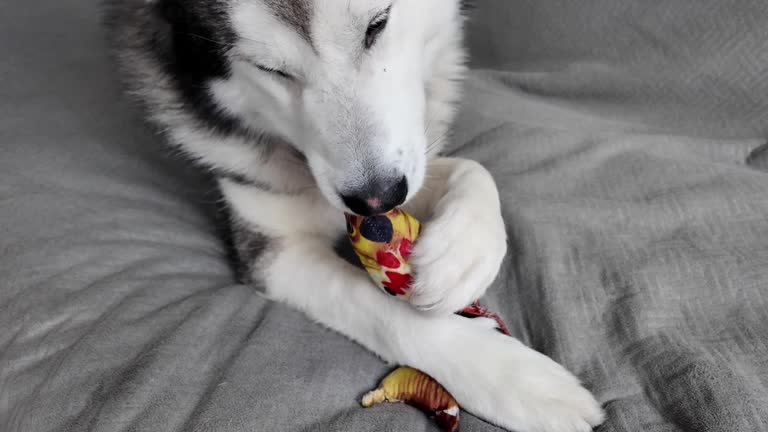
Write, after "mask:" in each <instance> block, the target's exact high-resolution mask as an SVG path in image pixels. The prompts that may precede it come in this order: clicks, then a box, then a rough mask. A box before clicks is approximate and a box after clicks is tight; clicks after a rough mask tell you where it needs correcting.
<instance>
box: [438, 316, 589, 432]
mask: <svg viewBox="0 0 768 432" xmlns="http://www.w3.org/2000/svg"><path fill="white" fill-rule="evenodd" d="M464 329H467V330H470V331H471V332H472V333H474V335H471V336H466V337H468V340H467V342H469V341H470V340H471V346H472V349H466V347H460V348H458V349H454V350H450V352H445V353H443V354H444V357H442V358H441V359H435V361H436V362H439V363H438V364H435V365H434V367H435V368H436V371H435V377H436V378H437V379H438V381H440V383H441V384H443V385H444V386H445V387H446V389H447V390H448V391H449V392H451V394H452V395H453V396H454V397H455V398H456V400H457V401H458V402H459V405H461V406H462V408H464V409H466V410H467V411H468V412H470V413H472V414H474V415H477V416H478V417H480V418H482V419H484V420H486V421H488V422H490V423H494V424H496V425H498V426H501V427H503V428H506V429H509V430H513V431H516V432H588V431H591V430H592V428H593V427H595V426H597V425H599V424H601V423H602V422H603V420H604V414H603V410H602V408H601V407H600V405H599V404H598V403H597V401H596V400H595V398H594V397H593V396H592V394H591V393H590V392H589V391H587V390H586V389H585V388H584V387H582V386H581V384H580V383H579V381H578V380H577V379H576V377H574V376H573V375H572V374H571V373H570V372H568V371H567V370H566V369H565V368H563V367H562V366H560V365H559V364H557V363H556V362H554V361H553V360H551V359H550V358H549V357H547V356H545V355H543V354H540V353H538V352H536V351H534V350H532V349H530V348H528V347H526V346H525V345H523V344H522V343H521V342H519V341H518V340H516V339H514V338H511V337H508V336H504V335H502V334H500V333H498V332H496V331H488V330H480V329H478V328H474V329H473V328H471V327H470V326H465V327H464ZM480 333H482V335H479V334H480ZM462 334H464V332H463V331H459V332H455V333H454V336H455V337H458V338H459V339H463V336H461V335H462Z"/></svg>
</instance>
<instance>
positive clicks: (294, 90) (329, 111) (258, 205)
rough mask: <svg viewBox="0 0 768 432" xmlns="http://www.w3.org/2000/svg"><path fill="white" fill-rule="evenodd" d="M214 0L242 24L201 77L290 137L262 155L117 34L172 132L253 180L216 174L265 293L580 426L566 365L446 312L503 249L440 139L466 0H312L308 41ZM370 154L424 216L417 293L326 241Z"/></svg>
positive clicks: (419, 364) (594, 408)
mask: <svg viewBox="0 0 768 432" xmlns="http://www.w3.org/2000/svg"><path fill="white" fill-rule="evenodd" d="M126 1H128V0H126ZM154 1H159V0H151V1H150V2H149V3H152V2H154ZM293 1H296V0H293ZM222 2H223V4H225V5H226V6H225V7H224V9H225V11H226V14H227V15H228V16H229V21H230V23H231V25H232V27H233V28H234V31H235V33H236V34H237V35H238V39H237V42H236V43H234V44H232V46H231V49H229V50H228V61H229V65H230V71H231V73H230V74H229V75H228V76H227V77H225V78H221V79H217V80H214V81H213V82H211V83H210V85H209V89H210V94H211V97H212V98H213V99H214V100H215V101H216V102H217V104H218V105H219V106H221V107H223V108H224V109H225V110H226V111H227V113H228V114H229V115H231V116H233V117H235V118H237V119H238V120H240V121H241V122H243V124H245V125H246V127H247V128H248V129H250V130H257V131H259V132H260V133H264V134H265V135H268V136H270V137H277V139H276V140H277V141H279V142H281V143H286V146H277V147H276V148H275V149H273V153H271V154H270V157H269V158H267V157H266V156H265V155H264V154H263V153H261V152H260V151H259V150H258V148H257V147H255V146H254V145H253V143H251V142H249V141H248V138H246V137H242V136H237V135H233V136H226V137H221V136H218V135H215V134H213V133H212V132H211V131H210V130H208V129H206V128H205V127H204V126H201V124H200V123H199V122H198V121H196V120H195V118H194V116H193V115H192V114H190V113H188V112H187V111H186V110H185V109H184V107H183V103H181V101H180V99H179V96H178V95H177V94H176V93H175V92H174V90H173V86H172V85H171V84H170V83H169V80H170V77H168V76H167V74H163V73H161V72H159V69H160V66H159V63H158V62H157V61H156V60H155V59H153V58H152V56H150V55H146V54H145V53H143V52H141V48H140V47H137V46H132V45H131V44H130V43H127V44H126V45H124V47H123V48H122V52H120V51H119V52H118V53H119V54H121V56H122V57H123V59H124V60H128V62H130V64H127V65H126V69H128V72H129V77H130V79H131V80H133V81H134V85H133V88H134V90H137V92H138V93H139V94H140V96H141V98H142V100H143V101H144V103H145V105H146V106H147V107H148V109H149V114H150V116H151V117H152V118H153V119H154V121H155V122H157V123H158V124H160V125H161V126H163V127H164V128H166V131H167V133H168V136H169V137H170V139H171V141H173V142H174V143H176V144H177V145H179V146H180V148H181V149H182V150H183V151H185V152H186V153H187V154H189V155H191V156H193V157H194V158H195V159H197V160H199V161H202V162H203V163H204V164H205V165H207V166H212V167H215V168H217V169H222V170H225V171H227V172H231V173H236V174H237V175H238V176H240V177H242V178H245V179H247V180H248V181H249V182H253V184H250V183H249V182H242V181H234V180H230V179H227V178H222V179H220V186H221V190H222V192H223V194H224V197H225V198H226V202H227V203H228V205H229V207H230V208H231V209H232V211H233V213H234V217H235V219H236V220H237V221H238V222H237V223H238V224H240V225H241V226H244V227H245V228H247V229H248V230H250V231H253V232H258V233H260V234H261V235H264V236H266V237H267V238H269V239H270V246H269V247H268V248H267V249H266V251H265V253H264V255H263V256H261V257H260V258H259V259H258V262H257V263H254V265H253V267H252V271H253V272H254V277H255V278H257V279H258V280H261V281H263V282H264V284H265V287H266V291H267V294H268V295H269V296H271V297H272V298H274V299H276V300H278V301H282V302H285V303H287V304H289V305H291V306H293V307H296V308H298V309H300V310H302V311H303V312H305V313H306V314H307V315H308V316H310V317H311V318H313V319H314V320H316V321H317V322H319V323H321V324H323V325H325V326H328V327H330V328H332V329H334V330H336V331H338V332H340V333H342V334H344V335H346V336H348V337H350V338H351V339H353V340H355V341H356V342H358V343H360V344H361V345H363V346H365V347H366V348H368V349H370V350H371V351H373V352H375V353H376V354H378V355H379V356H381V357H382V358H383V359H385V360H386V361H388V362H391V363H393V364H404V365H409V366H413V367H416V368H418V369H421V370H423V371H425V372H426V373H428V374H430V375H431V376H433V377H434V378H436V379H437V380H438V381H439V382H441V383H442V384H443V385H444V386H445V387H446V388H447V389H448V390H449V391H450V392H451V393H452V394H453V395H454V396H455V397H456V399H457V400H458V401H459V403H460V404H461V406H462V407H463V408H465V409H467V410H468V411H470V412H472V413H474V414H476V415H479V416H480V417H482V418H484V419H487V420H488V421H490V422H492V423H495V424H497V425H500V426H503V427H505V428H508V429H512V430H517V431H531V432H533V431H542V432H543V431H546V432H575V431H578V432H581V431H589V430H591V429H592V426H594V425H597V424H599V423H600V422H601V421H602V419H603V414H602V411H601V408H600V406H599V405H598V404H597V402H596V401H595V400H594V398H593V397H592V395H591V394H590V393H589V392H588V391H586V390H585V389H584V388H583V387H582V386H581V385H580V384H579V382H578V381H577V379H576V378H574V377H573V375H571V374H570V373H569V372H567V371H566V370H565V369H564V368H563V367H561V366H560V365H558V364H557V363H555V362H554V361H552V360H551V359H549V358H548V357H546V356H544V355H542V354H540V353H537V352H536V351H534V350H532V349H530V348H528V347H526V346H524V345H523V344H522V343H520V342H519V341H517V340H515V339H513V338H510V337H507V336H503V335H501V334H500V333H498V332H497V331H495V330H494V329H493V328H494V325H495V324H494V322H492V321H491V320H485V319H474V320H470V319H466V318H463V317H460V316H457V315H453V314H452V312H453V311H456V310H458V309H460V308H462V307H463V306H465V305H467V304H469V303H470V302H471V301H473V300H474V299H476V298H479V297H481V296H482V295H483V294H484V292H485V290H486V289H487V287H488V286H489V285H490V284H491V282H492V281H493V280H494V278H495V276H496V273H497V272H498V270H499V267H500V265H501V261H502V258H503V256H504V254H505V253H506V234H505V228H504V222H503V220H502V217H501V208H500V202H499V195H498V192H497V190H496V185H495V183H494V181H493V179H492V177H491V176H490V174H489V173H488V172H487V171H486V170H485V169H484V168H483V167H482V166H481V165H479V164H478V163H476V162H473V161H469V160H464V159H453V158H442V157H432V156H433V155H434V154H436V153H438V151H439V149H440V148H441V147H442V142H443V140H444V138H445V136H446V132H447V130H448V128H449V126H450V123H451V121H452V119H453V115H454V109H455V108H454V107H455V105H456V102H457V100H458V98H459V80H460V79H461V77H462V75H463V73H464V66H463V59H464V51H463V50H462V47H461V41H462V35H461V28H462V25H463V16H462V13H461V10H460V6H459V0H418V1H416V0H395V1H394V4H392V3H391V2H390V1H389V0H360V1H354V2H352V1H349V0H310V1H308V2H305V4H306V5H309V7H310V8H311V15H312V20H311V27H310V30H311V36H312V41H311V43H310V42H308V41H307V40H306V38H304V37H302V35H300V34H299V33H298V32H297V31H296V29H294V28H292V27H291V26H289V25H287V24H286V23H285V22H284V21H283V20H281V19H279V18H278V17H276V16H275V14H274V13H272V11H271V10H270V8H269V7H268V6H267V4H266V3H264V2H263V0H227V1H223V0H217V3H218V4H222ZM137 4H138V3H137ZM391 4H392V9H391V13H390V17H389V22H388V24H387V27H386V29H385V31H384V32H383V33H382V34H381V36H380V38H379V40H378V41H377V42H376V44H375V45H374V46H373V47H371V49H370V50H365V49H363V47H362V43H361V41H362V38H363V35H364V33H365V29H366V28H367V26H368V24H369V22H370V20H371V19H372V18H373V17H374V15H375V14H376V13H379V12H381V11H382V10H385V9H386V8H387V7H389V6H390V5H391ZM137 7H138V6H137ZM137 28H139V27H137ZM126 32H127V33H126ZM139 33H140V32H139V31H137V33H136V34H134V36H135V37H138V35H139ZM130 35H131V32H130V31H129V30H125V29H124V33H123V37H124V38H126V37H127V38H130ZM128 62H126V63H128ZM256 65H259V66H261V68H259V67H257V66H256ZM264 68H267V69H277V70H281V71H284V72H286V73H288V74H290V75H291V76H293V77H294V78H290V79H287V78H285V77H283V76H279V75H277V74H274V73H271V72H269V71H265V70H264ZM136 83H138V84H136ZM289 146H291V147H294V148H295V149H298V150H299V151H301V153H303V154H304V155H305V156H306V161H307V163H306V164H303V163H301V162H300V161H298V160H296V159H294V158H292V157H291V152H290V151H289V150H288V149H287V148H288V147H289ZM363 162H365V163H363ZM371 167H373V168H371ZM366 170H373V171H377V170H381V171H382V172H390V171H397V172H401V173H403V174H404V175H405V176H406V178H407V179H408V183H409V186H410V188H409V194H408V203H407V205H406V207H407V209H408V210H410V211H411V212H413V213H414V214H415V215H416V216H417V217H418V218H420V219H422V220H424V221H425V222H426V223H425V230H424V232H423V235H422V237H421V238H420V239H419V241H418V242H417V244H416V246H415V251H414V254H413V257H412V264H413V266H414V269H415V282H414V286H413V290H414V296H413V298H412V304H406V303H404V302H402V301H400V300H397V299H395V298H392V297H389V296H387V295H385V294H384V293H382V292H380V291H379V290H377V289H376V288H375V287H374V286H373V285H372V284H371V281H370V280H369V279H368V276H367V275H366V273H365V272H363V271H361V270H360V269H358V268H355V267H354V266H352V265H351V264H348V263H347V262H346V261H344V260H342V259H341V258H339V257H338V256H337V255H336V254H335V253H334V251H333V246H334V243H335V242H336V241H337V239H338V238H339V235H341V234H342V233H343V232H344V231H345V227H344V224H343V222H344V220H343V217H342V216H341V212H342V211H346V210H347V209H346V208H345V206H344V204H343V202H342V201H341V199H339V195H338V191H339V190H341V189H343V188H347V187H355V186H358V185H359V184H360V183H361V182H363V178H364V177H365V176H369V175H371V173H370V172H367V171H366ZM256 185H267V186H268V187H260V186H256ZM467 227H471V233H470V234H469V235H468V234H467ZM318 285H320V286H318ZM427 309H428V310H429V311H428V312H425V310H427Z"/></svg>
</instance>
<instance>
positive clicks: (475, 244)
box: [409, 190, 507, 313]
mask: <svg viewBox="0 0 768 432" xmlns="http://www.w3.org/2000/svg"><path fill="white" fill-rule="evenodd" d="M459 192H461V191H459ZM494 193H495V190H494ZM464 197H465V196H464V195H462V194H461V193H459V194H448V195H447V196H446V197H445V198H444V199H443V200H442V201H441V203H440V204H439V205H438V207H437V209H436V211H435V216H434V218H433V219H432V220H430V221H429V222H428V223H426V224H425V225H424V231H423V233H422V234H421V236H420V237H419V240H418V241H417V242H416V245H415V247H414V251H413V255H412V256H411V257H410V258H409V260H410V262H411V265H412V266H413V268H414V280H413V285H412V288H411V293H412V297H411V304H413V305H414V306H415V307H416V308H418V309H420V310H425V311H426V310H429V311H435V312H441V313H451V312H456V311H458V310H460V309H462V308H464V307H465V306H467V305H469V304H470V303H472V302H473V301H475V300H477V299H478V298H480V297H482V295H483V294H484V293H485V291H486V289H488V287H489V286H490V285H491V283H492V282H493V281H494V279H495V278H496V275H497V274H498V272H499V268H500V267H501V262H502V260H503V259H504V255H505V254H506V251H507V237H506V232H505V229H504V220H503V219H502V217H501V212H500V211H499V207H498V204H497V203H494V202H493V201H491V203H492V205H488V206H486V205H483V200H479V199H478V198H479V197H476V196H474V197H466V199H465V198H464ZM493 199H495V200H496V202H497V200H498V198H496V197H495V196H494V197H491V200H493Z"/></svg>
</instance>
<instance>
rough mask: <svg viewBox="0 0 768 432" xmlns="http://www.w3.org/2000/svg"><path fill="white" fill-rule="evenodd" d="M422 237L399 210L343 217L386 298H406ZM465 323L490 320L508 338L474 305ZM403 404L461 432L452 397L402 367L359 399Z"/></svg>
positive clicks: (500, 325)
mask: <svg viewBox="0 0 768 432" xmlns="http://www.w3.org/2000/svg"><path fill="white" fill-rule="evenodd" d="M420 231H421V224H420V223H419V221H418V220H416V218H414V217H413V216H411V215H410V214H408V213H406V212H405V211H403V210H401V209H395V210H393V211H391V212H390V213H387V214H385V215H379V216H371V217H362V216H357V215H347V232H348V233H349V238H350V240H351V242H352V247H353V248H354V250H355V252H356V253H357V256H358V257H359V258H360V261H361V263H362V264H363V266H364V267H365V269H366V270H367V271H368V274H369V275H370V276H371V279H373V281H374V282H375V283H376V285H378V286H379V288H381V289H382V290H384V291H385V292H386V293H387V294H389V295H391V296H394V297H397V298H399V299H401V300H406V301H407V300H408V299H409V298H410V294H411V293H410V284H411V274H412V271H411V266H410V265H409V264H408V261H407V260H408V257H409V256H410V254H411V249H412V247H413V243H414V242H415V241H416V239H417V237H418V236H419V232H420ZM457 314H459V315H461V316H463V317H466V318H478V317H484V318H492V319H494V320H496V323H497V324H498V328H499V331H501V332H502V333H504V334H507V335H509V331H508V330H507V326H506V325H505V324H504V322H503V321H502V320H501V318H500V317H499V316H498V315H496V314H494V313H492V312H490V311H488V310H487V309H485V308H483V307H482V306H480V303H478V302H475V303H473V304H472V305H470V306H468V307H466V308H464V309H463V310H461V311H459V312H457ZM385 401H386V402H404V403H406V404H408V405H411V406H414V407H416V408H419V409H421V410H422V411H425V412H427V413H429V414H431V415H434V416H435V418H436V419H437V422H438V424H439V425H440V427H441V428H442V429H443V430H444V431H446V432H456V431H458V430H459V406H458V404H457V403H456V400H455V399H454V398H453V396H451V394H450V393H449V392H448V391H447V390H446V389H445V388H443V386H442V385H440V384H439V383H438V382H437V381H435V380H434V379H432V378H431V377H430V376H428V375H427V374H425V373H423V372H421V371H419V370H416V369H413V368H410V367H405V366H404V367H400V368H398V369H396V370H395V371H394V372H392V373H391V374H389V375H388V376H387V377H386V378H384V380H382V382H381V384H380V385H379V388H378V389H376V390H373V391H371V392H369V393H368V394H366V395H365V396H364V397H363V406H364V407H366V408H367V407H370V406H373V405H375V404H378V403H381V402H385Z"/></svg>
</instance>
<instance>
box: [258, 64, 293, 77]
mask: <svg viewBox="0 0 768 432" xmlns="http://www.w3.org/2000/svg"><path fill="white" fill-rule="evenodd" d="M256 67H257V68H258V69H260V70H262V71H264V72H267V73H270V74H272V75H275V76H277V77H279V78H282V79H285V80H291V81H293V80H294V77H293V75H291V74H289V73H288V72H284V71H281V70H280V69H275V68H271V67H269V66H263V65H259V64H257V65H256Z"/></svg>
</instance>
